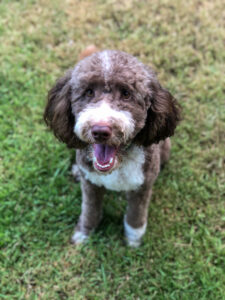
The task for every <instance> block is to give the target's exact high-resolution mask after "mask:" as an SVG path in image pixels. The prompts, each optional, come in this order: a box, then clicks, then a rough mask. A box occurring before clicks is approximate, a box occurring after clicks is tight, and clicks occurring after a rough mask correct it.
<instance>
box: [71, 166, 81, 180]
mask: <svg viewBox="0 0 225 300" xmlns="http://www.w3.org/2000/svg"><path fill="white" fill-rule="evenodd" d="M71 172H72V175H73V178H74V180H75V182H80V170H79V168H78V166H77V165H76V164H73V165H72V170H71Z"/></svg>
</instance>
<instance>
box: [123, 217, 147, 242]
mask: <svg viewBox="0 0 225 300" xmlns="http://www.w3.org/2000/svg"><path fill="white" fill-rule="evenodd" d="M146 227H147V222H146V223H145V224H144V225H143V226H141V227H139V228H133V227H131V226H130V225H129V224H128V223H127V221H126V216H125V217H124V229H125V236H126V238H127V244H128V245H129V246H131V247H135V248H136V247H138V246H140V244H141V238H142V236H143V235H144V233H145V231H146Z"/></svg>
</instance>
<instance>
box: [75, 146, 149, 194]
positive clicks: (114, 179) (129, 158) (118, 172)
mask: <svg viewBox="0 0 225 300" xmlns="http://www.w3.org/2000/svg"><path fill="white" fill-rule="evenodd" d="M144 162H145V155H144V151H143V149H142V147H138V146H133V147H132V148H131V149H130V150H129V151H128V153H127V155H126V157H124V158H123V161H122V163H121V165H120V166H119V167H118V168H117V169H115V170H114V171H112V173H110V174H107V175H102V174H98V173H97V172H95V171H93V172H89V171H88V170H87V169H86V168H84V167H83V166H80V168H81V170H82V171H83V172H84V175H85V178H86V179H87V180H89V181H90V182H91V183H93V184H96V185H98V186H104V187H105V188H106V189H108V190H112V191H118V192H119V191H132V190H135V189H137V188H138V187H139V186H140V185H141V184H143V182H144V173H143V170H142V169H143V168H142V167H143V164H144Z"/></svg>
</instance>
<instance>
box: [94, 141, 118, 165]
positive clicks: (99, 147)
mask: <svg viewBox="0 0 225 300" xmlns="http://www.w3.org/2000/svg"><path fill="white" fill-rule="evenodd" d="M94 154H95V157H96V158H97V161H98V163H100V164H101V165H104V164H107V163H109V161H110V159H111V158H114V157H115V155H116V148H115V147H111V146H108V145H104V144H94Z"/></svg>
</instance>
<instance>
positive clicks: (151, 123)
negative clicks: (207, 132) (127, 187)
mask: <svg viewBox="0 0 225 300" xmlns="http://www.w3.org/2000/svg"><path fill="white" fill-rule="evenodd" d="M44 118H45V121H46V123H47V124H48V125H49V126H50V127H51V129H52V130H53V131H54V134H55V135H56V137H57V138H58V139H59V140H61V141H63V142H65V143H66V144H67V145H68V146H69V147H74V148H82V147H85V146H87V145H91V146H90V147H91V148H92V157H93V165H94V168H95V169H96V170H97V171H98V172H104V173H107V172H110V171H112V170H113V169H115V168H116V167H117V166H118V165H119V163H120V155H119V153H121V152H123V151H125V149H126V147H128V146H129V145H130V144H131V143H136V144H139V145H143V146H149V145H151V144H153V143H157V142H159V141H160V140H163V139H165V138H167V137H169V136H171V135H173V133H174V130H175V128H176V125H177V122H178V121H179V119H180V114H179V107H178V104H177V102H176V100H175V99H174V98H173V96H172V95H171V94H170V93H169V92H168V91H167V90H166V89H164V88H162V87H161V85H160V83H159V82H158V80H157V77H156V75H155V74H154V72H153V71H152V70H151V69H150V68H148V67H146V66H145V65H144V64H142V63H141V62H139V61H138V60H137V59H136V58H135V57H133V56H131V55H129V54H127V53H124V52H121V51H112V50H106V51H102V52H97V53H94V54H92V55H91V56H88V57H86V58H84V59H83V60H81V61H80V62H79V63H78V64H77V65H76V66H75V68H74V69H73V70H70V71H68V72H67V73H66V75H65V76H64V77H63V78H61V79H59V80H58V81H57V82H56V85H55V86H54V87H53V88H52V89H51V90H50V92H49V95H48V103H47V106H46V109H45V114H44Z"/></svg>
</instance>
